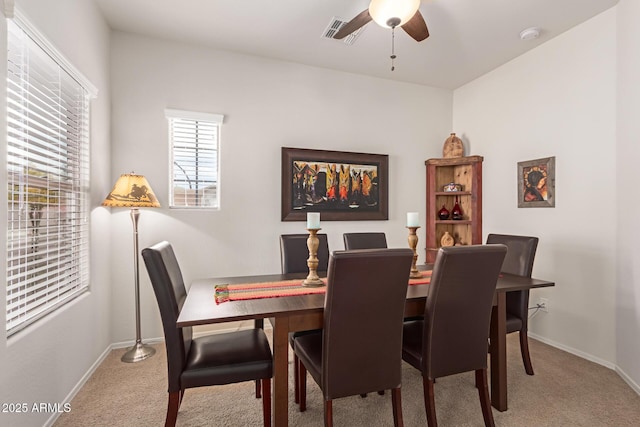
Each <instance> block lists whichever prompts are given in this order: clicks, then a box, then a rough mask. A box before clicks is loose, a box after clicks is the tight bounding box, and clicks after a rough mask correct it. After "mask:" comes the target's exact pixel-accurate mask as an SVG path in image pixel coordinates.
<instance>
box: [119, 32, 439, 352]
mask: <svg viewBox="0 0 640 427" xmlns="http://www.w3.org/2000/svg"><path fill="white" fill-rule="evenodd" d="M112 86H113V92H112V99H113V113H112V114H113V115H112V117H113V122H112V123H113V128H112V134H113V163H112V176H113V177H114V179H115V177H116V176H117V175H118V174H120V173H123V172H127V171H130V170H135V171H136V172H138V173H142V174H144V175H146V177H147V178H148V180H149V182H150V184H151V186H152V188H153V189H154V191H155V193H156V195H157V196H158V198H159V200H160V203H161V204H162V206H163V207H162V208H160V209H155V210H152V209H145V210H143V211H142V213H141V218H140V247H141V248H144V247H145V246H148V245H150V244H153V243H155V242H157V241H159V240H168V241H170V242H171V243H172V244H173V245H174V249H175V250H176V254H177V256H178V259H179V261H180V263H181V267H182V269H183V274H184V277H185V281H186V283H190V282H191V280H193V279H194V278H197V277H205V276H212V275H217V276H220V275H246V274H260V273H273V272H278V271H279V270H280V252H279V241H278V236H279V235H280V234H281V233H301V232H305V230H304V223H303V222H281V221H280V189H281V182H280V180H281V178H280V170H281V169H280V155H281V150H280V148H281V147H304V148H315V149H329V150H343V151H356V152H366V153H381V154H388V155H389V169H390V188H389V221H371V222H354V221H349V222H328V221H324V222H323V223H322V229H323V230H322V231H323V232H326V233H328V237H329V247H330V249H331V250H335V249H343V244H342V233H343V232H347V231H368V230H373V231H378V230H380V231H385V232H386V233H387V238H388V241H389V244H390V245H391V246H403V247H406V245H407V240H406V238H407V230H406V228H405V224H406V212H407V211H420V213H421V218H423V219H424V209H425V207H424V193H425V169H424V160H426V159H427V158H429V157H437V156H439V155H440V153H441V147H442V143H443V142H444V139H445V138H446V137H447V136H448V135H449V132H450V130H451V105H452V99H451V96H452V94H451V91H449V90H441V89H434V88H429V87H424V86H418V85H414V84H406V83H397V82H392V81H389V80H382V79H375V78H370V77H363V76H358V75H353V74H347V73H341V72H335V71H330V70H325V69H319V68H313V67H308V66H303V65H299V64H293V63H286V62H282V61H275V60H269V59H264V58H258V57H250V56H243V55H239V54H234V53H229V52H224V51H217V50H211V49H205V48H199V47H194V46H188V45H181V44H173V43H167V42H163V41H158V40H153V39H148V38H142V37H138V36H133V35H127V34H123V33H115V34H114V35H113V38H112ZM165 108H176V109H183V110H193V111H203V112H210V113H219V114H224V115H225V122H224V125H223V128H222V147H221V159H222V160H221V161H222V172H221V185H222V189H221V197H222V199H221V206H222V209H221V210H220V211H217V212H216V211H203V212H192V211H184V210H170V209H168V208H167V206H168V191H169V190H168V183H169V178H168V167H169V160H168V136H167V122H166V119H165V117H164V110H165ZM113 219H114V224H113V227H112V241H111V244H112V247H113V250H112V254H113V260H112V262H113V271H114V275H113V280H112V284H113V292H114V298H113V301H114V305H113V312H112V316H111V317H112V322H113V341H114V342H118V341H123V340H127V339H131V338H132V334H133V331H134V323H133V294H132V276H133V272H132V261H131V256H132V255H131V251H132V243H131V223H130V220H129V216H128V212H126V211H125V210H122V211H121V212H119V213H116V210H114V215H113ZM420 238H421V242H424V233H423V232H422V233H421V234H420ZM419 244H420V243H419ZM423 261H424V252H423V253H421V254H420V259H419V262H423ZM141 267H142V272H141V294H142V297H141V298H142V322H143V324H142V331H143V332H142V333H143V336H145V337H161V336H162V329H161V324H160V320H159V316H158V314H157V306H156V302H155V297H154V296H153V292H152V290H151V286H150V284H149V281H148V276H147V273H146V270H144V264H141Z"/></svg>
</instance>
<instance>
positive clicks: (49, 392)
mask: <svg viewBox="0 0 640 427" xmlns="http://www.w3.org/2000/svg"><path fill="white" fill-rule="evenodd" d="M5 3H7V4H10V3H13V2H5ZM16 4H17V7H19V8H21V10H23V11H24V12H25V15H26V16H27V17H28V18H29V19H30V21H31V22H32V23H33V24H34V25H35V26H36V28H38V30H39V31H40V32H41V33H42V34H44V35H45V36H46V37H47V38H48V39H49V41H50V42H51V43H52V44H53V45H55V46H56V47H57V48H58V50H59V51H60V52H61V53H62V54H63V55H64V56H65V57H66V58H67V59H69V60H70V62H71V63H73V64H74V65H75V67H76V68H77V69H78V70H79V71H80V72H81V73H82V74H84V75H85V76H86V77H87V78H88V79H89V80H90V81H91V82H92V83H93V84H94V85H95V86H96V87H97V88H98V90H99V93H98V98H97V99H95V100H93V101H92V103H91V108H92V113H91V117H92V122H91V206H92V208H93V211H92V214H91V291H90V293H87V294H85V295H83V296H82V297H80V298H79V299H76V300H75V301H74V302H72V303H71V304H68V305H67V306H65V307H64V308H63V309H61V310H59V311H57V312H56V313H54V314H52V315H49V316H47V318H46V320H41V321H39V322H37V323H35V324H33V325H31V326H29V327H28V328H27V329H25V330H24V331H21V332H19V333H17V334H16V335H14V336H12V337H10V338H9V339H7V338H6V336H5V334H1V335H2V338H0V340H1V342H0V366H2V369H0V402H4V403H11V402H14V403H16V402H17V403H22V402H24V403H27V404H28V405H29V406H30V405H32V404H33V403H41V402H42V403H52V404H54V403H63V402H65V401H67V397H68V395H69V393H70V391H71V390H72V389H73V387H74V386H76V384H77V383H78V382H79V381H80V380H81V378H82V377H83V376H84V375H85V374H86V373H87V372H88V371H89V370H90V368H91V366H92V365H93V364H94V363H95V362H96V361H97V360H98V359H99V357H100V355H101V354H102V353H103V352H104V351H105V350H106V349H107V348H109V345H110V344H111V335H110V331H109V318H110V316H111V312H110V286H111V283H110V273H109V267H110V265H109V264H108V263H106V262H105V260H108V259H109V257H110V256H111V255H110V247H109V237H108V236H109V221H110V220H109V212H108V210H106V209H104V208H100V207H98V206H99V204H100V202H101V201H102V199H103V198H104V196H105V195H106V194H107V192H108V191H109V190H110V188H111V184H112V183H111V176H110V173H109V172H110V171H109V163H110V151H109V150H110V148H109V143H110V139H109V122H110V117H109V103H110V100H109V92H110V89H109V67H108V55H109V30H108V28H107V26H106V24H105V23H104V20H103V19H102V17H101V15H100V14H99V12H98V10H97V9H96V8H95V7H94V6H93V3H92V2H85V1H77V0H60V1H56V2H51V1H48V0H22V1H20V0H18V1H16ZM0 21H2V24H1V28H0V46H2V48H1V50H2V57H1V60H6V56H5V55H6V25H5V21H4V19H0ZM0 69H1V70H2V78H0V80H1V81H2V83H1V86H0V87H1V88H2V92H3V93H5V91H6V83H5V81H6V80H5V73H6V67H4V66H3V67H0ZM2 106H3V107H2V108H3V111H4V108H5V104H4V103H2ZM4 120H5V114H4V113H3V114H2V123H1V126H2V131H0V134H1V135H2V138H3V139H4V138H5V137H6V123H5V122H4ZM2 145H3V146H4V144H2ZM4 151H5V150H2V156H3V158H2V159H3V160H4V156H5V153H4ZM6 185H7V184H6V176H5V175H4V174H0V186H2V188H6ZM0 212H1V213H0V222H3V223H4V221H6V212H5V209H0ZM0 237H1V238H0V240H1V241H4V242H6V227H0ZM4 252H5V251H2V253H3V255H2V257H4V256H5V254H4ZM2 265H6V264H5V262H4V258H2ZM1 270H2V274H3V275H4V274H5V270H4V268H3V269H1ZM3 277H4V276H3ZM2 280H3V281H5V282H6V278H3V279H2ZM0 294H1V296H0V306H2V307H4V306H5V303H6V295H5V293H4V292H2V293H0ZM4 316H5V313H4V310H3V311H2V315H1V317H0V319H3V321H2V324H3V325H4V323H5V322H4V318H5V317H4ZM53 415H56V414H50V413H28V414H14V415H10V414H7V413H0V425H4V426H34V425H43V424H45V422H46V421H47V420H48V419H49V418H50V417H51V416H53Z"/></svg>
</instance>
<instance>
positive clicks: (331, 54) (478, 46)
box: [94, 0, 618, 89]
mask: <svg viewBox="0 0 640 427" xmlns="http://www.w3.org/2000/svg"><path fill="white" fill-rule="evenodd" d="M94 1H95V2H96V3H97V4H98V5H99V7H100V8H101V10H102V11H103V12H104V15H105V17H106V19H107V21H108V23H109V25H110V26H111V27H112V28H113V29H116V30H120V31H125V32H131V33H136V34H142V35H147V36H151V37H156V38H161V39H167V40H175V41H179V42H185V43H194V44H198V45H204V46H210V47H214V48H219V49H225V50H230V51H235V52H241V53H246V54H250V55H259V56H264V57H270V58H276V59H280V60H285V61H291V62H297V63H301V64H307V65H312V66H317V67H324V68H330V69H334V70H341V71H346V72H351V73H357V74H365V75H370V76H375V77H381V78H387V79H394V80H399V81H406V82H412V83H419V84H424V85H429V86H436V87H442V88H449V89H454V88H457V87H459V86H461V85H463V84H465V83H467V82H469V81H471V80H473V79H475V78H477V77H479V76H481V75H483V74H485V73H486V72H488V71H490V70H492V69H494V68H496V67H498V66H500V65H502V64H504V63H506V62H508V61H509V60H511V59H513V58H515V57H517V56H519V55H521V54H522V53H524V52H526V51H527V50H529V49H532V48H534V47H536V46H538V45H539V44H541V43H544V42H545V41H547V40H549V39H551V38H553V37H555V36H557V35H558V34H560V33H562V32H564V31H566V30H568V29H569V28H571V27H573V26H575V25H577V24H580V23H581V22H584V21H585V20H587V19H589V18H591V17H593V16H595V15H597V14H598V13H600V12H603V11H604V10H606V9H608V8H610V7H612V6H614V5H615V4H616V3H617V2H618V0H422V4H421V6H420V11H421V13H422V15H423V16H424V18H425V21H426V23H427V26H428V28H429V32H430V34H431V35H430V37H429V38H428V39H426V40H425V41H423V42H420V43H418V42H416V41H414V40H413V39H412V38H410V37H409V36H408V35H407V34H406V33H405V32H404V31H402V30H399V31H396V37H395V53H396V55H397V59H396V62H395V71H391V60H390V59H389V55H390V54H391V30H389V29H385V28H382V27H380V26H378V25H377V24H376V23H375V22H373V21H372V22H370V23H369V24H367V25H366V27H365V30H364V31H363V32H362V34H361V35H360V36H359V38H358V39H357V40H356V42H355V43H354V44H353V45H351V46H348V45H346V44H344V43H342V42H341V41H338V40H333V39H326V38H322V37H321V36H322V34H323V32H324V30H325V28H326V27H327V25H328V24H329V22H330V21H331V20H332V18H333V17H338V18H341V19H343V20H345V21H349V20H350V19H351V18H352V17H354V16H356V15H357V14H358V13H360V12H362V11H363V10H365V9H366V8H367V7H368V5H369V1H368V0H180V1H176V0H94ZM533 26H536V27H539V28H540V29H541V34H540V37H539V38H537V39H534V40H529V41H523V40H521V39H520V36H519V34H520V32H521V31H522V30H523V29H525V28H529V27H533Z"/></svg>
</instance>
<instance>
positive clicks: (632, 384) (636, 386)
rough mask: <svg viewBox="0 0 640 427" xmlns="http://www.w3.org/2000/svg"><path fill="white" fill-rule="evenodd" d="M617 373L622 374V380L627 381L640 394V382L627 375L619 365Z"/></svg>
mask: <svg viewBox="0 0 640 427" xmlns="http://www.w3.org/2000/svg"><path fill="white" fill-rule="evenodd" d="M616 373H617V374H618V375H620V378H622V380H623V381H624V382H626V383H627V384H628V385H629V387H631V388H632V389H633V391H635V392H636V394H637V395H638V396H640V385H639V384H638V383H636V382H635V381H633V379H631V377H630V376H629V375H627V373H626V372H625V371H623V370H622V369H620V367H619V366H616Z"/></svg>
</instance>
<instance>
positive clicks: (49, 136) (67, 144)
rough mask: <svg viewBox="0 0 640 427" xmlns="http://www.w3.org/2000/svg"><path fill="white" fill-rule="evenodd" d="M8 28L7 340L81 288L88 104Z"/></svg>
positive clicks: (38, 48) (57, 67)
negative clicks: (8, 336)
mask: <svg viewBox="0 0 640 427" xmlns="http://www.w3.org/2000/svg"><path fill="white" fill-rule="evenodd" d="M17 18H18V17H16V21H12V20H10V21H8V22H7V25H8V37H7V41H8V55H7V99H6V101H7V168H6V173H7V183H8V192H7V193H6V194H8V197H7V205H6V206H7V210H8V215H7V221H8V223H7V227H8V229H7V247H6V250H7V266H6V268H7V270H6V280H7V299H6V300H7V307H6V311H7V316H6V328H7V334H8V335H11V334H13V333H15V332H17V331H19V330H21V329H23V328H24V327H26V326H27V325H29V324H31V323H33V322H34V321H35V320H37V319H40V318H42V317H43V316H45V315H46V314H48V313H50V312H52V311H53V310H55V309H57V308H58V307H60V306H62V305H63V304H65V303H67V302H68V301H71V300H72V299H73V298H74V297H76V296H78V295H80V294H81V293H82V292H84V291H86V290H87V289H88V287H89V247H88V245H89V224H88V214H89V209H88V207H89V206H88V201H89V96H90V92H89V90H87V88H85V87H84V86H83V85H82V84H81V83H79V81H78V79H77V78H76V77H75V76H74V73H75V72H74V71H69V69H68V67H64V66H63V65H61V64H63V63H64V60H60V59H59V58H62V57H61V56H60V55H59V53H57V52H56V51H55V50H53V49H52V47H51V45H49V44H48V43H47V42H46V40H44V39H43V38H42V37H41V36H40V35H39V34H38V33H37V31H35V30H34V29H33V28H32V27H31V26H30V25H29V24H28V22H26V21H24V20H20V19H17Z"/></svg>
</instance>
